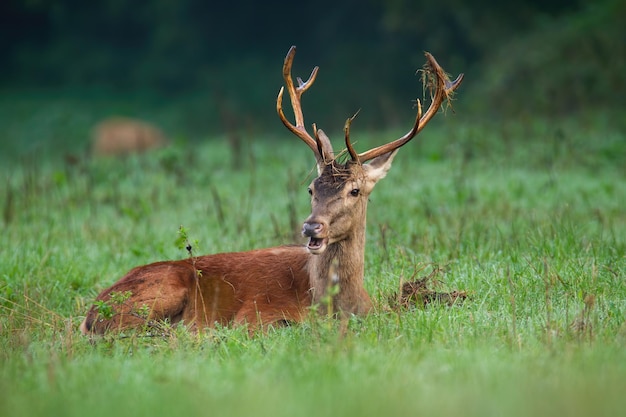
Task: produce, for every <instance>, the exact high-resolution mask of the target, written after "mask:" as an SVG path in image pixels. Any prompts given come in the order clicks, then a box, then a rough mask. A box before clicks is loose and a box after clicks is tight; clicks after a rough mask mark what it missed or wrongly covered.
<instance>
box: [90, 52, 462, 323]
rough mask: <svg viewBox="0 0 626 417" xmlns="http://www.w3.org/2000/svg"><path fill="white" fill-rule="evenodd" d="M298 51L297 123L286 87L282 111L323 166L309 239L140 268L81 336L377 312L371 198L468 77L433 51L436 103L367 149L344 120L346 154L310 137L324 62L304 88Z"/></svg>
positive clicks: (293, 89)
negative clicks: (369, 235)
mask: <svg viewBox="0 0 626 417" xmlns="http://www.w3.org/2000/svg"><path fill="white" fill-rule="evenodd" d="M295 52H296V49H295V47H291V49H290V50H289V52H288V54H287V56H286V57H285V60H284V65H283V78H284V80H285V87H286V89H287V92H288V94H289V98H290V101H291V106H292V108H293V113H294V117H295V125H294V124H292V123H291V122H290V121H289V120H288V119H287V117H285V114H284V112H283V108H282V102H283V93H284V89H285V87H282V88H281V89H280V92H279V93H278V98H277V100H276V111H277V113H278V116H279V117H280V120H281V121H282V123H283V124H284V125H285V126H286V127H287V129H289V130H290V131H291V132H292V133H293V134H295V135H296V136H297V137H299V138H300V139H301V140H302V141H303V142H304V143H305V144H306V145H307V146H308V147H309V148H310V149H311V150H312V151H313V154H314V155H315V159H316V163H317V174H318V176H317V178H315V179H314V180H313V181H312V183H311V184H310V185H309V187H308V192H309V194H310V195H311V214H310V215H309V217H308V218H307V219H306V220H305V222H304V224H303V227H302V234H303V235H304V236H305V237H308V243H307V244H306V245H285V246H278V247H273V248H267V249H257V250H252V251H248V252H234V253H221V254H213V255H205V256H198V257H190V258H188V259H183V260H178V261H165V262H157V263H152V264H149V265H143V266H139V267H136V268H134V269H132V270H131V271H130V272H128V273H127V274H126V275H125V276H124V277H122V278H121V279H120V280H119V281H117V282H116V283H115V284H113V285H112V286H111V287H109V288H107V289H105V290H104V291H102V293H100V295H98V297H97V298H96V302H95V303H94V305H93V306H92V307H91V309H90V310H89V311H88V313H87V316H86V318H85V320H84V321H83V323H82V324H81V326H80V329H81V331H82V332H83V333H85V334H102V333H104V332H106V331H107V330H123V329H129V328H140V327H142V326H144V325H145V324H146V323H148V322H157V321H160V320H167V321H169V322H170V323H172V324H175V323H178V322H182V323H185V324H186V325H187V326H188V327H189V328H191V329H197V330H201V329H203V328H207V327H212V326H214V325H215V324H221V325H229V324H234V325H240V324H241V325H248V326H250V328H251V329H256V328H262V329H265V328H267V326H271V325H277V324H281V323H284V322H299V321H302V320H303V319H305V318H306V317H307V315H308V314H309V312H310V311H311V308H310V307H311V306H314V305H320V304H322V301H324V302H325V303H326V305H327V306H328V307H329V309H331V310H332V311H333V312H335V313H337V314H340V315H343V316H345V315H351V314H355V315H365V314H367V313H368V312H370V311H371V310H372V301H371V299H370V296H369V295H368V293H367V291H366V290H365V287H364V278H363V277H364V254H365V225H366V212H367V203H368V197H369V195H370V193H371V192H372V190H373V189H374V186H375V185H376V183H377V182H378V181H379V180H380V179H382V178H383V177H384V176H385V175H386V174H387V172H388V170H389V168H390V167H391V164H392V161H393V159H394V157H395V155H396V153H397V152H398V149H399V148H400V147H401V146H403V145H405V144H406V143H407V142H409V141H410V140H411V139H412V138H413V137H414V136H415V135H417V134H418V133H419V132H420V131H421V130H422V129H423V128H424V127H425V126H426V124H427V123H428V122H429V121H430V120H431V119H432V118H433V116H434V115H435V114H436V113H437V112H438V110H439V108H440V106H441V104H442V103H443V102H444V100H448V99H449V98H450V95H451V94H452V93H453V92H454V90H456V88H457V87H458V86H459V85H460V84H461V82H462V80H463V74H461V75H459V76H458V78H457V79H456V80H454V81H450V79H449V78H448V77H447V75H446V74H445V72H444V71H443V69H442V68H441V67H440V66H439V64H438V63H437V61H436V60H435V58H434V57H433V56H432V55H431V54H429V53H426V64H425V66H424V71H423V74H424V80H425V81H426V84H427V87H429V89H430V92H431V103H430V106H429V108H428V110H426V112H425V113H424V114H422V107H421V104H420V102H419V101H417V103H416V104H417V106H416V107H417V116H416V118H415V121H414V123H413V126H412V127H411V129H410V130H409V131H408V132H407V133H406V134H405V135H404V136H402V137H400V138H398V139H396V140H394V141H392V142H389V143H387V144H384V145H381V146H378V147H376V148H373V149H370V150H368V151H366V152H363V153H357V152H356V151H355V150H354V147H353V146H352V143H351V141H350V124H351V122H352V120H353V118H350V119H348V120H347V121H346V123H345V126H344V134H345V145H346V148H347V152H345V153H344V152H342V153H339V154H337V155H336V154H335V153H334V152H333V148H332V146H331V143H330V140H329V138H328V136H327V135H326V134H325V133H324V132H323V131H322V130H321V129H318V128H317V127H316V126H315V124H313V135H311V134H310V133H309V132H308V131H307V129H306V128H305V124H304V116H303V112H302V106H301V98H302V94H303V93H304V92H306V91H307V90H308V89H309V88H310V87H311V86H312V85H313V83H314V82H315V79H316V77H317V73H318V67H315V68H314V69H313V71H312V72H311V75H310V76H309V79H308V80H307V81H306V82H304V81H302V80H301V79H300V78H297V86H296V85H295V84H294V80H293V78H292V76H291V68H292V64H293V59H294V55H295ZM344 154H345V155H346V156H343V155H344ZM331 288H335V290H333V291H330V289H331ZM120 294H125V297H124V298H123V299H122V301H121V302H111V301H112V300H114V299H115V297H118V298H119V295H120ZM104 304H106V305H108V307H109V311H108V314H106V315H104V314H102V311H101V307H102V306H103V305H104ZM140 313H141V314H140Z"/></svg>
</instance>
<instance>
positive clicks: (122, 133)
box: [91, 117, 168, 157]
mask: <svg viewBox="0 0 626 417" xmlns="http://www.w3.org/2000/svg"><path fill="white" fill-rule="evenodd" d="M167 143H168V140H167V139H166V137H165V135H164V134H163V132H162V131H161V130H160V129H159V128H158V127H156V126H154V125H153V124H151V123H148V122H145V121H143V120H139V119H131V118H128V117H110V118H108V119H105V120H103V121H101V122H100V123H98V124H97V125H96V126H95V127H94V129H93V132H92V144H91V153H92V155H93V156H96V157H107V156H111V157H113V156H126V155H130V154H133V153H143V152H146V151H149V150H152V149H157V148H160V147H163V146H166V145H167Z"/></svg>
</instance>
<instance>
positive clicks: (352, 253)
mask: <svg viewBox="0 0 626 417" xmlns="http://www.w3.org/2000/svg"><path fill="white" fill-rule="evenodd" d="M308 269H309V275H310V280H311V290H312V299H313V304H321V305H323V306H324V307H326V306H327V307H329V309H330V311H332V312H334V313H336V312H341V313H343V314H345V313H348V314H365V313H367V312H368V311H369V310H370V309H371V307H372V305H371V300H370V298H369V295H368V294H367V291H365V287H364V279H363V277H364V270H365V219H363V223H362V224H361V225H359V226H358V227H355V228H354V230H352V231H351V232H350V233H349V234H348V236H346V238H345V239H342V240H340V241H337V242H334V243H332V244H329V245H328V247H327V248H326V250H325V251H324V252H323V253H321V254H319V255H311V256H310V260H309V264H308ZM331 301H332V302H331ZM323 311H326V310H323Z"/></svg>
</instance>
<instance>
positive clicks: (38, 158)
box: [0, 103, 626, 417]
mask: <svg viewBox="0 0 626 417" xmlns="http://www.w3.org/2000/svg"><path fill="white" fill-rule="evenodd" d="M3 106H4V107H3V108H6V107H7V106H8V104H6V103H4V104H3ZM73 110H77V109H73ZM12 111H14V112H18V111H19V109H18V110H12ZM64 114H65V113H64ZM13 116H14V118H15V120H8V116H6V113H5V116H4V117H5V119H4V120H3V123H4V124H5V126H7V129H5V130H4V132H3V133H1V135H2V145H1V149H0V151H1V152H0V153H1V154H2V155H1V156H0V159H1V160H2V165H1V168H0V172H1V174H0V209H1V210H2V233H1V234H0V415H2V416H7V417H8V416H11V417H18V416H31V417H35V416H52V415H58V416H67V417H71V416H90V417H97V416H111V415H129V416H130V415H132V416H141V415H152V416H156V415H171V414H174V413H175V414H176V415H211V416H222V415H223V416H235V415H251V414H254V415H258V416H294V415H310V416H326V415H328V416H342V415H351V416H380V415H386V416H396V415H398V416H400V415H402V416H407V415H415V416H418V415H442V416H459V415H462V416H502V415H507V416H526V415H534V416H537V415H568V416H588V415H594V416H617V415H623V414H624V413H625V411H624V410H626V395H624V393H625V391H624V387H626V284H625V278H626V257H625V256H626V252H625V250H626V210H625V207H626V138H625V136H624V130H623V129H619V128H616V127H615V126H614V125H613V124H611V123H607V122H606V121H605V120H604V119H603V117H602V115H601V114H596V115H587V117H586V118H584V119H574V118H572V119H562V120H541V119H540V120H529V119H523V120H509V121H506V122H501V123H495V122H491V123H489V122H479V121H470V120H465V119H462V118H461V117H456V116H454V115H452V114H451V113H450V114H448V115H446V117H443V116H442V115H438V116H437V119H438V120H437V121H435V122H433V123H431V125H430V126H428V128H427V129H425V130H424V131H423V132H422V133H421V134H420V135H419V136H418V137H417V138H416V139H414V141H413V142H411V143H409V144H407V145H406V146H405V147H404V148H403V149H401V150H400V153H399V155H398V156H397V157H396V159H395V162H394V166H393V167H392V169H391V171H390V173H389V175H388V176H387V177H386V178H385V179H384V180H382V181H381V182H380V183H379V184H378V185H377V187H376V189H375V190H374V192H373V194H372V196H371V201H370V205H369V213H368V231H367V233H368V234H367V248H366V286H367V288H368V291H369V292H370V294H371V295H372V297H373V299H374V301H375V304H376V311H375V312H374V313H373V314H371V315H369V316H368V317H365V318H356V317H355V318H351V319H350V320H349V322H348V323H347V329H342V328H341V323H339V322H337V321H336V320H333V319H329V318H326V317H318V318H312V319H311V320H309V321H307V322H305V323H302V324H297V325H292V326H287V327H281V328H274V329H270V330H269V331H268V332H267V333H266V334H257V335H254V336H250V335H249V334H248V332H247V331H246V330H245V329H242V328H218V329H214V330H211V331H208V332H206V333H203V334H201V335H197V334H194V333H189V332H188V331H187V330H186V329H185V328H184V327H177V328H174V329H171V331H169V332H166V333H164V334H163V335H151V336H150V337H148V336H146V335H144V334H141V333H129V334H125V335H117V336H116V335H111V336H106V337H103V338H96V339H93V340H90V339H89V338H86V337H84V336H82V335H80V333H79V332H78V325H79V323H80V321H81V319H82V318H83V317H84V314H85V313H86V311H87V309H88V307H89V305H90V303H91V302H92V301H93V299H94V298H95V296H96V295H97V293H98V292H99V291H100V290H102V289H103V288H105V287H107V286H108V285H110V284H111V283H113V282H114V281H116V280H117V279H118V278H119V277H120V276H122V275H123V274H124V273H125V272H126V271H128V270H129V269H130V268H131V267H133V266H136V265H140V264H145V263H149V262H153V261H157V260H163V259H176V258H183V257H186V256H188V255H187V252H186V250H184V249H183V248H180V247H179V246H178V245H177V244H176V241H177V238H178V232H179V228H180V227H181V226H183V227H184V228H185V230H186V231H187V233H188V235H189V237H190V240H191V241H192V243H193V251H194V252H195V253H213V252H222V251H239V250H247V249H253V248H258V247H266V246H271V245H278V244H283V243H292V242H294V241H295V242H298V241H300V240H299V239H300V238H299V236H298V231H299V228H300V225H301V222H302V221H303V220H304V219H305V218H306V217H307V216H308V214H309V202H308V194H307V191H306V186H307V184H308V182H309V181H310V179H311V175H312V171H313V168H314V161H313V158H312V156H311V153H310V150H309V149H308V148H307V147H306V146H304V144H302V143H301V142H300V141H299V140H298V139H296V138H295V137H290V136H289V135H288V134H287V133H280V134H278V133H277V134H272V133H263V132H256V133H253V134H252V133H251V134H247V135H244V141H243V143H242V145H241V148H240V149H238V150H237V152H238V155H239V157H238V158H239V161H240V163H239V164H233V161H232V158H233V149H232V147H231V146H229V141H228V140H227V137H226V136H219V135H216V136H214V137H205V138H201V139H200V140H185V139H184V138H183V139H178V140H175V141H174V143H173V144H172V145H171V146H170V147H168V148H165V149H161V150H157V151H154V152H151V153H148V154H145V155H139V156H132V157H128V158H122V159H114V158H108V159H94V158H89V157H87V156H86V154H85V152H84V149H86V140H87V138H86V133H85V132H84V130H82V127H83V125H87V123H86V121H85V120H87V119H88V117H86V116H85V117H83V118H82V119H81V113H80V111H79V112H73V111H72V112H70V111H68V112H67V118H63V117H61V116H59V117H57V119H54V120H52V121H50V120H47V119H45V118H44V117H43V113H42V114H40V116H37V117H39V118H35V119H29V120H27V121H28V122H31V123H22V124H23V125H27V127H26V128H24V129H23V130H20V128H19V126H22V124H20V120H26V118H25V117H23V118H22V119H20V117H22V116H20V115H19V114H17V113H13ZM59 120H61V121H59ZM277 123H278V122H277ZM51 124H54V126H52V127H53V129H51V128H50V126H51ZM51 132H52V133H51ZM352 132H353V133H352V135H353V138H354V139H355V141H356V146H357V148H358V149H365V148H367V147H369V146H375V145H378V144H381V143H383V142H385V141H388V140H391V139H393V138H395V137H398V136H400V134H401V133H402V132H401V131H395V130H390V131H386V132H369V131H365V130H362V129H361V130H360V129H359V127H358V125H357V124H355V127H354V129H353V131H352ZM331 138H335V139H334V144H335V146H336V147H338V146H339V145H340V142H339V141H340V139H338V138H341V134H337V133H335V134H334V135H331ZM236 165H238V167H237V166H236ZM434 270H436V271H438V272H437V273H436V280H434V281H433V282H432V285H433V286H435V287H436V288H437V289H439V290H441V291H452V290H460V291H466V292H467V294H468V298H467V299H466V300H465V301H464V302H463V303H459V304H456V305H453V306H448V305H445V304H443V303H441V304H439V303H432V304H429V305H428V306H426V307H425V308H421V307H419V308H418V307H416V308H403V309H399V308H394V300H395V297H396V294H397V292H398V289H399V288H400V285H401V284H402V282H405V281H408V280H411V279H415V278H417V277H422V276H426V275H428V274H430V273H431V272H432V271H434Z"/></svg>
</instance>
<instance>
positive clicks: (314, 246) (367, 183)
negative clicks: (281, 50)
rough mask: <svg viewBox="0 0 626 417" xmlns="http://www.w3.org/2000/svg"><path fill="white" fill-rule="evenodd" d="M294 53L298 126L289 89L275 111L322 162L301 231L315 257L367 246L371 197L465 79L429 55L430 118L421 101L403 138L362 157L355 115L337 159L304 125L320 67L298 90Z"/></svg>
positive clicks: (287, 75)
mask: <svg viewBox="0 0 626 417" xmlns="http://www.w3.org/2000/svg"><path fill="white" fill-rule="evenodd" d="M295 53H296V48H295V46H292V47H291V49H289V52H288V53H287V56H286V57H285V61H284V65H283V78H284V80H285V86H286V88H287V91H288V93H289V98H290V100H291V105H292V107H293V112H294V116H295V119H296V124H295V125H293V124H292V123H291V122H289V120H287V118H286V117H285V114H284V112H283V110H282V97H283V91H284V87H283V88H281V89H280V92H279V93H278V98H277V100H276V110H277V112H278V115H279V117H280V120H281V121H282V122H283V124H284V125H285V126H286V127H287V129H289V130H290V131H291V132H292V133H293V134H295V135H296V136H297V137H299V138H300V139H302V141H303V142H304V143H306V144H307V145H308V146H309V148H311V150H312V151H313V153H314V155H315V159H316V161H317V173H318V177H317V178H315V179H314V180H313V182H312V183H311V185H310V186H309V194H310V195H311V208H312V210H311V215H310V216H309V217H308V218H307V219H306V221H305V222H304V225H303V227H302V233H303V235H304V236H306V237H308V238H309V242H308V245H307V248H308V250H309V251H310V252H311V253H312V254H321V253H323V252H324V251H325V250H326V249H327V248H328V246H329V245H331V244H333V243H336V242H341V241H345V240H356V241H360V242H361V245H364V239H365V236H364V232H365V218H366V211H367V201H368V196H369V194H370V193H371V192H372V190H373V189H374V186H375V185H376V183H377V182H378V181H379V180H380V179H382V178H384V177H385V175H386V174H387V171H389V168H391V164H392V162H393V158H394V157H395V155H396V153H397V151H398V149H399V148H400V147H401V146H403V145H405V144H406V143H407V142H409V141H410V140H411V139H413V137H415V135H417V133H419V132H420V131H421V130H422V129H423V128H424V126H426V124H427V123H428V122H429V121H430V120H431V119H432V117H433V116H434V115H435V114H436V113H437V111H438V110H439V107H440V106H441V104H442V103H443V101H444V100H449V99H450V97H451V95H452V93H453V91H454V90H455V89H456V88H457V87H458V86H459V85H460V84H461V82H462V80H463V74H461V75H459V76H458V77H457V79H456V80H454V81H450V79H449V78H448V76H447V75H446V74H445V72H444V71H443V69H442V68H441V67H440V66H439V64H438V63H437V61H436V60H435V58H434V57H433V56H432V55H431V54H429V53H426V54H425V55H426V60H427V61H426V64H425V65H424V68H423V70H422V76H423V82H424V84H425V86H426V87H428V88H429V90H430V92H431V103H430V106H429V108H428V110H427V111H426V113H425V114H422V106H421V102H420V101H419V100H416V107H417V116H416V118H415V122H414V123H413V126H412V127H411V129H410V130H409V131H408V132H407V133H406V134H405V135H404V136H402V137H400V138H398V139H396V140H394V141H392V142H389V143H386V144H384V145H381V146H378V147H376V148H373V149H370V150H368V151H366V152H363V153H360V154H357V152H356V151H355V150H354V147H353V146H352V143H351V141H350V125H351V123H352V121H353V120H354V117H355V116H356V115H355V116H353V117H351V118H349V119H348V120H346V123H345V126H344V133H345V144H346V151H347V152H342V153H340V154H339V155H338V156H335V153H334V152H333V148H332V145H331V143H330V140H329V138H328V136H326V134H325V133H324V132H323V131H322V130H321V129H318V128H317V126H316V125H315V124H313V136H311V135H310V134H309V133H308V132H307V130H306V127H305V125H304V116H303V113H302V103H301V101H302V94H303V93H304V92H305V91H306V90H308V89H309V88H310V87H311V85H313V83H314V82H315V79H316V77H317V73H318V69H319V68H318V67H315V68H314V69H313V71H312V72H311V75H310V76H309V79H308V80H307V81H306V82H304V81H302V79H300V78H297V82H298V86H297V87H296V86H295V84H294V82H293V78H292V76H291V67H292V64H293V58H294V56H295ZM346 153H347V154H348V155H347V156H346V155H345V154H346Z"/></svg>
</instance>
